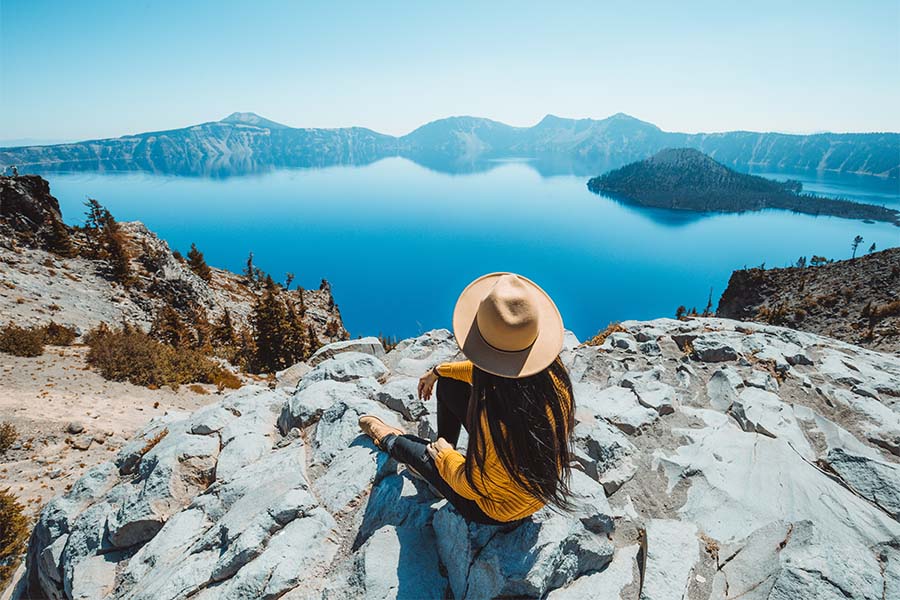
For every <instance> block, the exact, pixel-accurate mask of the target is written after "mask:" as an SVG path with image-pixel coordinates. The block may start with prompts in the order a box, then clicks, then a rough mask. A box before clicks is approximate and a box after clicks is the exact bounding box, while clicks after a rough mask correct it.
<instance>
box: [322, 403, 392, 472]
mask: <svg viewBox="0 0 900 600" xmlns="http://www.w3.org/2000/svg"><path fill="white" fill-rule="evenodd" d="M367 414H371V415H375V416H377V417H380V418H381V419H382V420H383V421H384V422H385V423H388V424H390V425H393V426H394V427H399V428H400V429H403V427H402V426H401V424H400V419H399V418H398V417H397V415H396V414H395V413H392V412H391V411H389V410H387V409H386V408H384V406H382V405H381V404H378V403H377V402H373V401H372V400H351V399H348V400H342V401H340V402H337V403H335V404H334V405H332V406H331V407H329V408H328V410H326V411H325V412H324V413H322V418H321V419H320V420H319V422H318V424H317V425H316V432H315V435H314V437H313V461H314V462H315V463H317V464H319V465H323V466H327V465H328V464H329V463H330V462H331V460H332V459H333V458H334V457H335V456H336V455H337V454H339V453H340V452H342V451H343V450H344V449H345V448H347V447H348V446H350V444H351V443H352V442H353V441H354V440H356V439H357V438H359V439H360V440H363V439H364V438H365V437H366V436H365V434H363V433H362V432H361V431H360V430H359V418H360V417H361V416H362V415H367Z"/></svg>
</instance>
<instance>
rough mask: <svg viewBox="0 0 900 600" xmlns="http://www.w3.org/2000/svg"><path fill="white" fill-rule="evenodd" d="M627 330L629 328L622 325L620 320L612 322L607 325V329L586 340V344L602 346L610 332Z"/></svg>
mask: <svg viewBox="0 0 900 600" xmlns="http://www.w3.org/2000/svg"><path fill="white" fill-rule="evenodd" d="M626 331H627V330H626V329H625V328H624V327H622V326H621V325H620V324H619V322H618V321H613V322H612V323H610V324H609V325H607V326H606V329H604V330H603V331H600V332H598V333H597V335H595V336H594V337H592V338H591V339H589V340H588V341H586V342H585V345H587V346H600V345H602V344H603V342H605V341H606V338H608V337H609V336H610V334H613V333H619V332H626Z"/></svg>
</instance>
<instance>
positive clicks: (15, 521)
mask: <svg viewBox="0 0 900 600" xmlns="http://www.w3.org/2000/svg"><path fill="white" fill-rule="evenodd" d="M27 539H28V519H27V518H26V517H25V512H24V507H23V506H22V505H21V504H19V502H18V499H17V498H16V497H15V496H14V495H13V494H12V493H11V492H10V491H9V488H6V489H5V490H0V590H2V589H4V588H6V586H7V585H8V584H9V581H10V579H12V575H13V573H15V571H16V568H17V567H18V566H19V557H20V556H21V555H22V553H23V552H25V542H26V540H27Z"/></svg>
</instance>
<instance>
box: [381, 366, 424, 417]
mask: <svg viewBox="0 0 900 600" xmlns="http://www.w3.org/2000/svg"><path fill="white" fill-rule="evenodd" d="M418 386H419V380H418V379H415V378H412V377H404V378H401V379H392V380H390V381H388V382H387V383H385V384H384V385H383V386H381V389H380V390H378V393H377V394H376V395H375V399H376V400H378V401H379V402H381V403H382V404H384V405H385V406H387V407H388V408H390V409H391V410H392V411H394V412H398V413H400V414H401V415H403V418H404V419H406V420H408V421H415V420H417V419H418V418H419V417H421V416H423V415H424V414H425V413H426V412H428V410H427V409H426V408H425V405H424V404H423V403H422V401H421V400H419V397H418Z"/></svg>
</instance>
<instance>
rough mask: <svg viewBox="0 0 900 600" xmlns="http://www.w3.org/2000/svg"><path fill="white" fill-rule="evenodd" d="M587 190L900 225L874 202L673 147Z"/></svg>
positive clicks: (661, 202) (644, 201) (662, 202)
mask: <svg viewBox="0 0 900 600" xmlns="http://www.w3.org/2000/svg"><path fill="white" fill-rule="evenodd" d="M587 185H588V189H589V190H591V191H592V192H594V193H598V194H599V193H603V194H607V195H609V196H612V197H614V198H618V199H622V200H625V201H626V202H629V203H632V204H637V205H639V206H648V207H654V208H668V209H676V210H690V211H698V212H744V211H749V210H762V209H765V208H778V209H785V210H792V211H795V212H802V213H807V214H815V215H818V214H827V215H833V216H838V217H846V218H854V219H873V220H879V221H887V222H889V223H893V224H895V225H900V213H898V212H897V211H895V210H892V209H888V208H884V207H881V206H875V205H871V204H858V203H855V202H849V201H846V200H834V199H831V198H821V197H819V196H814V195H810V194H802V193H801V192H802V189H803V186H802V185H801V184H800V182H797V181H786V182H779V181H773V180H771V179H765V178H763V177H758V176H755V175H746V174H744V173H738V172H737V171H734V170H732V169H730V168H728V167H726V166H725V165H722V164H720V163H718V162H717V161H715V160H713V159H712V157H710V156H707V155H705V154H703V153H702V152H700V151H699V150H695V149H693V148H669V149H666V150H662V151H660V152H658V153H656V154H655V155H653V156H652V157H650V158H648V159H645V160H642V161H638V162H634V163H631V164H629V165H626V166H624V167H622V168H619V169H615V170H613V171H610V172H608V173H606V174H604V175H601V176H599V177H594V178H593V179H591V180H590V181H588V184H587Z"/></svg>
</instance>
